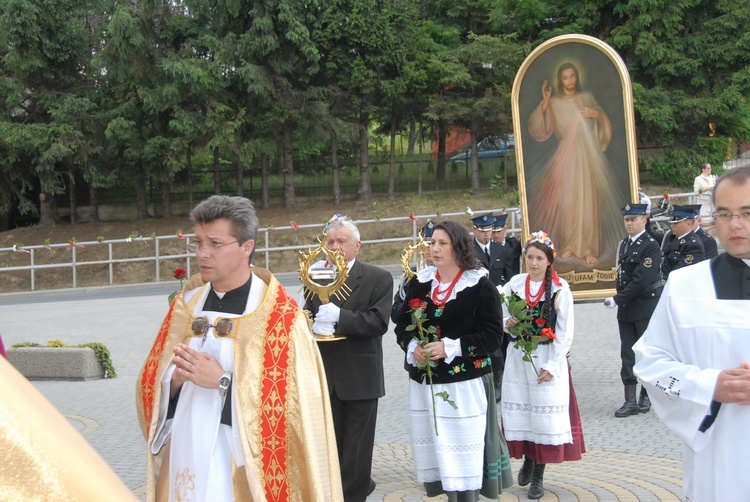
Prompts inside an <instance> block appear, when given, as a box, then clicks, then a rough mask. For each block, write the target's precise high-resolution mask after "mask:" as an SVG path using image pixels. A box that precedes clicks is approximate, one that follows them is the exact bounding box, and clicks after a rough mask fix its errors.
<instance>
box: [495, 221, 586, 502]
mask: <svg viewBox="0 0 750 502" xmlns="http://www.w3.org/2000/svg"><path fill="white" fill-rule="evenodd" d="M523 252H524V255H525V257H526V269H527V270H528V273H523V274H518V275H516V276H513V277H512V278H511V280H510V281H508V283H507V284H505V286H501V288H502V289H501V292H502V293H503V295H504V297H506V298H511V300H510V301H511V302H512V301H513V300H512V299H513V298H515V299H516V300H518V299H521V300H523V301H525V303H526V307H525V313H526V314H528V315H529V316H530V319H529V321H530V322H528V326H530V327H529V328H528V330H526V332H525V333H522V334H520V335H519V336H514V335H510V339H511V342H510V344H509V345H508V353H507V356H506V360H505V372H504V374H503V396H502V414H503V429H504V432H505V437H506V439H507V440H508V449H509V450H510V456H511V457H513V458H524V463H523V467H521V470H520V471H519V473H518V484H519V485H521V486H526V485H528V484H529V483H531V486H530V487H529V493H528V496H529V498H530V499H538V498H541V497H542V496H543V495H544V483H543V478H544V467H545V465H546V464H550V463H560V462H563V461H566V460H579V459H580V458H581V454H582V453H585V451H586V446H585V444H584V440H583V429H582V427H581V418H580V414H579V412H578V403H577V401H576V396H575V391H574V389H573V381H572V379H571V377H570V365H569V363H568V358H567V356H568V351H569V350H570V345H571V343H572V342H573V295H572V293H571V292H570V287H569V286H568V283H567V282H565V280H564V279H561V278H560V277H558V276H557V274H556V273H555V270H554V269H553V268H552V263H553V262H554V259H555V246H554V244H553V243H552V240H551V239H550V238H549V236H548V235H547V234H546V233H544V232H542V231H539V232H534V233H533V234H531V238H530V239H529V240H528V241H527V242H526V245H525V246H524V250H523ZM503 313H504V319H505V327H506V328H508V329H507V330H512V331H516V330H513V329H512V328H513V326H514V325H517V324H518V323H519V320H518V319H517V318H515V317H511V316H510V314H509V312H508V307H507V306H504V307H503ZM524 322H526V321H524ZM532 340H533V341H534V342H535V343H534V344H533V351H532V350H531V349H530V344H529V343H528V342H529V341H532ZM513 342H516V343H515V344H514V343H513ZM530 363H531V364H530ZM537 368H538V371H537Z"/></svg>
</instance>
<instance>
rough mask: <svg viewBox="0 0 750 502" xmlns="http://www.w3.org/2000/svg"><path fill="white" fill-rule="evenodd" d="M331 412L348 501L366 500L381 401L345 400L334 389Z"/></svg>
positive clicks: (361, 501)
mask: <svg viewBox="0 0 750 502" xmlns="http://www.w3.org/2000/svg"><path fill="white" fill-rule="evenodd" d="M331 412H332V415H333V428H334V429H335V431H336V443H337V447H338V452H339V465H340V467H341V484H342V485H343V489H344V501H345V502H364V501H365V499H366V498H367V489H368V488H369V486H370V475H371V472H372V450H373V445H374V444H375V420H376V419H377V416H378V400H377V399H361V400H357V401H342V400H341V399H339V397H338V395H336V392H335V391H334V392H333V393H332V394H331Z"/></svg>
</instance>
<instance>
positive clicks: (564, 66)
mask: <svg viewBox="0 0 750 502" xmlns="http://www.w3.org/2000/svg"><path fill="white" fill-rule="evenodd" d="M571 69H572V70H573V71H574V72H575V74H576V92H581V91H582V90H583V89H582V88H581V77H580V75H579V74H578V68H576V65H574V64H573V63H563V64H561V65H560V68H558V69H557V94H563V91H564V90H565V86H563V83H562V72H564V71H565V70H571Z"/></svg>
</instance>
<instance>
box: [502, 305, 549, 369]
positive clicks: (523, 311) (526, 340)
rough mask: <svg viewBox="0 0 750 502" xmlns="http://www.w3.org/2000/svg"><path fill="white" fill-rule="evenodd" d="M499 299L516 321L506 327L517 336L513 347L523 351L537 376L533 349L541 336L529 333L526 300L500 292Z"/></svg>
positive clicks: (525, 359) (525, 358) (529, 321)
mask: <svg viewBox="0 0 750 502" xmlns="http://www.w3.org/2000/svg"><path fill="white" fill-rule="evenodd" d="M500 299H501V300H502V302H503V304H505V306H506V308H507V309H508V314H510V317H511V318H515V319H516V320H517V322H516V323H515V324H512V325H511V326H510V327H508V328H507V330H508V332H509V333H510V334H511V335H513V336H514V337H517V338H518V339H517V340H516V343H515V348H516V349H518V350H521V351H522V352H523V360H524V361H526V362H528V363H531V367H532V368H534V372H535V373H536V375H537V376H539V371H537V369H536V365H534V358H535V357H536V356H535V355H534V351H535V350H536V348H537V347H538V346H539V342H540V340H541V337H540V336H538V335H533V334H532V333H531V329H532V326H531V319H532V316H531V313H530V312H529V311H528V306H527V304H526V300H524V299H522V298H519V297H517V296H515V295H505V294H502V293H501V294H500Z"/></svg>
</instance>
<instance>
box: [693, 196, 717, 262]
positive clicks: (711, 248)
mask: <svg viewBox="0 0 750 502" xmlns="http://www.w3.org/2000/svg"><path fill="white" fill-rule="evenodd" d="M687 207H689V208H691V209H692V210H693V211H695V219H694V220H693V222H694V223H693V232H695V235H697V236H698V238H699V239H700V240H701V242H702V243H703V250H704V251H705V256H704V259H706V260H710V259H711V258H713V257H714V256H718V255H719V247H718V246H717V245H716V239H714V238H713V236H712V235H711V234H709V233H708V232H706V231H705V230H703V227H701V223H702V219H701V207H702V206H701V204H689V205H688V206H687Z"/></svg>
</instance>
